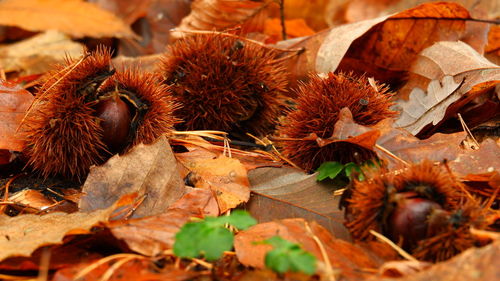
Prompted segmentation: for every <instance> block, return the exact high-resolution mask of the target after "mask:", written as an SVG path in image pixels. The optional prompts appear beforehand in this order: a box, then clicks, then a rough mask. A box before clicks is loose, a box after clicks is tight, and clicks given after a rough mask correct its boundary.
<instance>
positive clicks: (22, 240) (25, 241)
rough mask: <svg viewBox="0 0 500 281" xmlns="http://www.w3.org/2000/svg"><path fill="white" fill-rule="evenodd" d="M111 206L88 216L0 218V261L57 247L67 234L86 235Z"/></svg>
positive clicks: (101, 219) (104, 217)
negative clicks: (55, 245)
mask: <svg viewBox="0 0 500 281" xmlns="http://www.w3.org/2000/svg"><path fill="white" fill-rule="evenodd" d="M113 209H114V206H111V207H109V208H107V209H103V210H97V211H94V212H90V213H73V214H66V213H51V214H47V215H43V216H40V215H31V214H29V215H20V216H16V217H7V216H0V249H2V251H0V261H2V260H4V259H6V258H8V257H13V256H30V255H31V253H33V251H35V250H36V249H38V248H39V247H42V246H47V245H54V244H60V243H62V242H63V238H64V237H65V236H66V235H70V234H85V233H89V232H90V229H91V228H92V227H93V226H95V225H97V224H99V223H101V222H105V221H107V220H108V217H109V215H110V214H111V212H112V211H113Z"/></svg>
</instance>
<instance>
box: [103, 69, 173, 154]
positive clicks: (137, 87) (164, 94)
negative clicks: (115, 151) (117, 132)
mask: <svg viewBox="0 0 500 281" xmlns="http://www.w3.org/2000/svg"><path fill="white" fill-rule="evenodd" d="M116 90H117V91H118V92H128V93H131V94H133V95H134V96H135V97H136V98H137V99H139V102H140V103H142V104H143V106H145V107H146V109H145V110H146V112H145V114H144V116H141V117H140V120H138V124H137V130H136V132H135V134H134V135H133V138H132V139H131V140H130V143H129V145H128V146H127V147H126V148H125V150H124V151H127V150H129V149H130V148H131V147H133V146H135V145H136V144H139V143H144V144H149V143H152V142H153V141H154V140H156V139H157V138H158V137H160V136H162V135H167V136H169V135H170V134H171V132H172V131H173V127H174V124H175V123H177V122H179V120H178V119H177V118H175V117H174V111H175V110H177V109H178V107H179V106H178V104H177V103H176V102H175V101H174V99H173V97H172V95H171V93H170V89H169V87H168V86H167V85H164V84H162V83H160V81H159V79H158V77H157V76H156V75H154V74H152V73H147V72H143V71H140V70H139V69H127V70H124V71H123V72H117V73H116V74H115V75H114V76H113V77H112V78H111V79H109V80H107V81H106V82H105V83H104V84H103V86H102V88H101V89H100V92H101V93H102V94H103V95H104V94H106V93H107V92H111V91H116Z"/></svg>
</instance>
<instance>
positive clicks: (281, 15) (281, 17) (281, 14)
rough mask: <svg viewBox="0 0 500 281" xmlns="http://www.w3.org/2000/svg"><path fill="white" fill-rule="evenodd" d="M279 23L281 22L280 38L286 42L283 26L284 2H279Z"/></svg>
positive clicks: (284, 27) (284, 26)
mask: <svg viewBox="0 0 500 281" xmlns="http://www.w3.org/2000/svg"><path fill="white" fill-rule="evenodd" d="M280 22H281V36H282V37H283V40H286V38H287V36H286V25H285V0H281V1H280Z"/></svg>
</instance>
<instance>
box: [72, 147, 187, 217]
mask: <svg viewBox="0 0 500 281" xmlns="http://www.w3.org/2000/svg"><path fill="white" fill-rule="evenodd" d="M82 191H83V193H85V195H84V196H83V197H82V198H81V200H80V202H79V207H80V209H81V210H83V211H91V210H96V209H102V208H106V207H108V206H110V205H112V204H114V203H115V201H116V200H118V199H119V198H121V197H122V196H123V195H125V194H130V193H134V192H137V193H138V195H139V196H146V197H145V199H144V201H143V202H142V204H141V205H140V206H139V207H138V208H137V210H136V211H135V212H134V217H142V216H147V215H154V214H158V213H162V212H163V211H165V210H166V209H167V208H168V206H169V205H170V204H171V203H173V202H175V201H176V200H177V199H178V198H179V197H181V196H182V194H183V193H184V192H185V189H184V182H183V181H182V179H181V178H180V176H179V174H178V172H177V162H176V160H175V157H174V155H173V153H172V150H171V149H170V145H169V144H168V141H167V140H166V138H165V137H161V138H160V139H159V140H157V141H156V142H155V143H154V144H151V145H144V144H140V145H137V146H136V147H134V148H133V149H132V150H131V151H130V152H129V153H127V154H126V155H123V156H120V155H115V156H113V157H112V158H111V159H109V160H108V161H107V162H106V163H105V164H104V165H101V166H98V167H92V168H91V169H90V174H89V176H88V178H87V180H86V181H85V184H84V185H83V189H82Z"/></svg>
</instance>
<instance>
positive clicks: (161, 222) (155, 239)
mask: <svg viewBox="0 0 500 281" xmlns="http://www.w3.org/2000/svg"><path fill="white" fill-rule="evenodd" d="M218 214H219V209H218V206H217V202H216V201H215V198H214V197H213V196H212V192H211V191H209V190H206V189H193V190H191V191H190V192H189V193H186V194H185V195H184V196H183V197H181V198H180V199H179V200H178V201H176V202H174V203H173V204H172V205H171V206H170V207H169V209H168V210H167V211H166V212H164V213H162V214H160V215H156V216H152V217H145V218H140V219H131V220H124V221H116V222H110V223H108V227H109V228H110V230H111V232H112V233H113V235H114V236H115V237H116V238H118V239H121V240H123V241H124V242H125V243H127V245H128V247H129V248H130V249H132V250H134V251H136V252H138V253H141V254H143V255H147V256H155V255H157V254H159V253H161V252H162V251H164V250H167V249H172V246H173V244H174V237H175V234H176V233H177V231H178V230H179V229H180V228H181V227H182V226H183V225H184V224H185V223H186V222H188V221H189V220H190V219H191V218H192V217H203V216H207V215H210V216H217V215H218Z"/></svg>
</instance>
